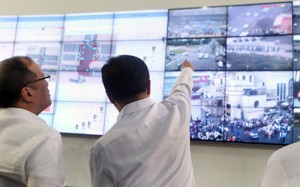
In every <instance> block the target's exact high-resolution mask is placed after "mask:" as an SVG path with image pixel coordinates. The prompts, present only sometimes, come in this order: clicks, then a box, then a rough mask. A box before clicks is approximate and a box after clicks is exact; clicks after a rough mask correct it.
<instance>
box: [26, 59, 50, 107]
mask: <svg viewBox="0 0 300 187" xmlns="http://www.w3.org/2000/svg"><path fill="white" fill-rule="evenodd" d="M29 69H30V70H31V71H32V72H34V73H35V74H36V79H39V78H42V77H44V76H45V75H44V73H43V72H42V70H41V68H40V67H39V66H38V64H37V63H35V62H33V63H32V64H31V65H30V66H29ZM32 84H33V86H34V89H32V90H33V92H35V94H34V96H35V101H36V105H38V108H39V109H40V110H41V112H42V111H43V110H45V109H46V108H47V107H48V106H50V105H51V99H50V91H49V89H48V81H47V80H41V81H37V82H34V83H32Z"/></svg>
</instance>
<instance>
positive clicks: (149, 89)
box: [147, 80, 151, 95]
mask: <svg viewBox="0 0 300 187" xmlns="http://www.w3.org/2000/svg"><path fill="white" fill-rule="evenodd" d="M150 93H151V80H149V81H148V85H147V95H150Z"/></svg>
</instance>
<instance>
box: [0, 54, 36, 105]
mask: <svg viewBox="0 0 300 187" xmlns="http://www.w3.org/2000/svg"><path fill="white" fill-rule="evenodd" d="M32 63H33V60H32V59H31V58H30V57H26V56H15V57H11V58H8V59H5V60H3V61H2V62H0V108H8V107H14V106H15V104H16V102H17V101H18V100H19V98H20V94H21V90H22V88H23V87H24V86H25V83H26V82H29V81H31V80H33V79H34V78H35V77H36V75H35V73H34V72H32V71H31V70H29V68H28V67H29V66H30V64H32Z"/></svg>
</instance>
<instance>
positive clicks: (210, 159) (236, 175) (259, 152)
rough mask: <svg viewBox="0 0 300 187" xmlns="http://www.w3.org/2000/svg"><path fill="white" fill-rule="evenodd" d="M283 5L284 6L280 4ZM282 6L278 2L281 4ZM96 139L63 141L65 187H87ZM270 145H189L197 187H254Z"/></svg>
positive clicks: (206, 2)
mask: <svg viewBox="0 0 300 187" xmlns="http://www.w3.org/2000/svg"><path fill="white" fill-rule="evenodd" d="M283 1H284V0H283ZM283 1H281V2H283ZM265 2H275V1H272V0H243V1H242V0H240V1H238V0H229V1H224V0H214V1H212V0H201V1H200V0H163V1H162V0H151V1H149V0H101V1H100V0H98V1H97V0H80V1H79V0H26V1H24V0H6V1H4V0H2V1H1V2H0V15H18V14H21V15H26V14H27V15H33V14H56V13H79V12H82V13H86V12H106V11H122V10H146V9H160V8H185V7H201V6H222V5H235V4H252V3H265ZM96 140H97V137H95V136H93V137H89V136H75V135H63V143H64V156H65V164H66V172H67V175H66V183H67V185H68V186H78V187H79V186H80V187H89V186H90V173H89V167H88V160H89V149H90V147H91V146H92V144H93V143H94V142H95V141H96ZM278 148H280V146H274V145H254V144H252V145H251V144H236V143H234V144H231V143H216V142H215V143H213V142H192V144H191V149H192V157H193V164H194V168H195V174H196V183H197V187H200V186H207V187H221V186H222V187H253V186H255V184H256V183H257V181H258V180H259V178H260V177H261V175H262V173H263V169H264V167H265V165H266V161H267V158H268V157H269V156H270V154H271V153H272V152H273V151H274V150H276V149H278Z"/></svg>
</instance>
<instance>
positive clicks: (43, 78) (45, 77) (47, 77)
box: [24, 75, 51, 86]
mask: <svg viewBox="0 0 300 187" xmlns="http://www.w3.org/2000/svg"><path fill="white" fill-rule="evenodd" d="M50 78H51V76H50V75H46V76H44V77H42V78H39V79H36V80H33V81H29V82H27V83H25V84H24V86H27V85H28V84H31V83H35V82H38V81H42V80H45V79H49V80H48V82H49V81H50Z"/></svg>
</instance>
